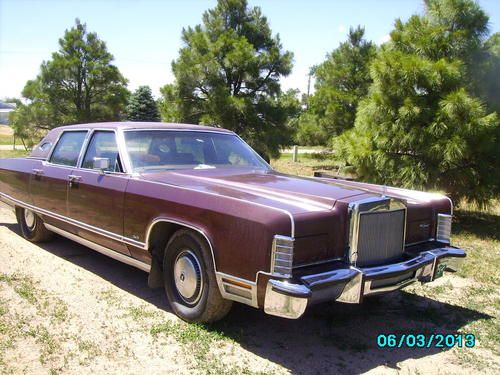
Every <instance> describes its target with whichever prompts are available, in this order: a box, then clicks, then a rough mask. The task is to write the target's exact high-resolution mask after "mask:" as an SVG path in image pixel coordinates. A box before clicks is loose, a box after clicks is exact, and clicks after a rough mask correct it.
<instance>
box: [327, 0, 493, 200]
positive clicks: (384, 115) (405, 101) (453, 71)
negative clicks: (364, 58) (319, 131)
mask: <svg viewBox="0 0 500 375" xmlns="http://www.w3.org/2000/svg"><path fill="white" fill-rule="evenodd" d="M426 4H427V7H428V8H427V9H428V11H427V13H426V14H425V15H424V16H413V17H411V18H410V19H409V20H408V22H406V23H403V22H401V21H397V22H396V25H395V30H394V31H393V32H392V33H391V40H392V42H391V43H388V44H387V45H385V46H383V48H382V50H381V51H380V53H379V54H378V56H377V58H376V59H375V60H374V62H373V64H372V67H371V77H372V79H373V84H372V85H371V87H370V91H369V95H368V96H367V98H366V99H364V100H363V101H362V102H361V103H360V106H359V108H358V112H357V118H356V124H355V128H354V129H352V130H351V131H349V132H348V133H345V134H344V135H342V136H341V137H339V138H338V140H337V142H336V149H337V154H338V155H339V157H340V158H341V159H343V160H344V161H345V162H347V163H348V164H350V165H351V166H353V167H354V168H355V170H356V172H357V174H358V176H359V177H360V178H362V179H367V180H371V181H375V182H378V183H385V184H392V185H397V186H404V187H410V188H420V189H429V188H437V189H441V190H446V191H447V192H448V193H449V194H450V195H451V196H452V197H453V198H454V199H455V200H458V199H460V198H464V197H466V198H469V199H471V200H474V201H476V202H478V203H480V204H484V203H485V202H487V201H488V199H490V198H491V197H493V196H495V194H498V190H499V181H500V175H499V170H500V168H499V163H498V160H500V155H499V151H500V150H499V148H498V145H497V142H498V136H499V120H498V117H497V114H496V113H490V114H488V113H487V111H486V109H485V107H484V105H483V104H482V102H481V101H480V100H479V99H478V98H477V97H474V96H473V95H471V94H470V87H469V85H468V84H469V82H470V76H469V69H468V65H467V64H468V60H467V59H468V57H469V56H470V55H469V54H468V51H469V50H470V49H471V48H472V47H471V46H476V45H477V43H479V42H480V38H481V37H482V36H483V35H484V28H485V25H486V22H485V20H484V17H483V15H484V13H482V12H481V11H480V10H478V8H477V7H476V6H475V3H474V4H472V2H471V1H469V0H440V1H438V0H436V1H434V0H433V1H427V2H426ZM471 4H472V5H474V6H472V5H471ZM454 6H456V7H457V9H458V10H460V11H461V10H464V11H468V10H470V12H469V13H467V14H462V13H460V12H459V11H452V10H453V9H454V8H453V7H454ZM449 14H451V15H453V17H450V16H447V15H449ZM456 14H460V17H459V21H460V22H459V21H457V19H456V17H455V16H454V15H456ZM464 20H466V21H464ZM486 21H487V20H486Z"/></svg>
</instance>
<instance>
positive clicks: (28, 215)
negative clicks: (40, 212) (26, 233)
mask: <svg viewBox="0 0 500 375" xmlns="http://www.w3.org/2000/svg"><path fill="white" fill-rule="evenodd" d="M24 221H25V222H26V226H27V227H28V228H29V229H33V228H34V227H35V214H34V213H33V211H31V210H28V209H25V210H24Z"/></svg>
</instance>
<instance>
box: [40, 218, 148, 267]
mask: <svg viewBox="0 0 500 375" xmlns="http://www.w3.org/2000/svg"><path fill="white" fill-rule="evenodd" d="M44 225H45V227H46V228H47V229H48V230H50V231H52V232H54V233H57V234H59V235H61V236H63V237H66V238H68V239H70V240H71V241H75V242H78V243H79V244H81V245H83V246H86V247H88V248H90V249H92V250H95V251H97V252H99V253H101V254H104V255H106V256H108V257H110V258H113V259H115V260H118V261H120V262H122V263H125V264H128V265H129V266H133V267H136V268H139V269H140V270H142V271H145V272H148V273H149V271H150V269H151V266H150V265H149V264H147V263H144V262H141V261H139V260H137V259H134V258H132V257H129V256H126V255H123V254H120V253H119V252H116V251H114V250H111V249H108V248H107V247H104V246H101V245H98V244H96V243H94V242H92V241H89V240H86V239H85V238H82V237H79V236H77V235H75V234H73V233H70V232H67V231H65V230H62V229H60V228H57V227H55V226H53V225H50V224H47V223H44Z"/></svg>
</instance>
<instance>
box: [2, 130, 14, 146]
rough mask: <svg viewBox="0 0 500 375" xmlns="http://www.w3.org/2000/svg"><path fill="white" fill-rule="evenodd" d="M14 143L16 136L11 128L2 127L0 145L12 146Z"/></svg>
mask: <svg viewBox="0 0 500 375" xmlns="http://www.w3.org/2000/svg"><path fill="white" fill-rule="evenodd" d="M13 143H14V136H13V132H12V129H11V127H10V126H8V125H0V145H11V144H13Z"/></svg>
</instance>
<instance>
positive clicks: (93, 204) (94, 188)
mask: <svg viewBox="0 0 500 375" xmlns="http://www.w3.org/2000/svg"><path fill="white" fill-rule="evenodd" d="M96 158H99V159H107V160H108V161H109V166H108V168H106V169H103V170H100V169H94V161H95V160H96ZM128 179H129V176H128V175H127V174H126V173H124V170H123V167H122V162H121V159H120V155H119V152H118V147H117V142H116V134H115V132H114V131H109V130H95V131H93V132H92V134H91V135H90V140H89V142H88V146H87V148H86V150H85V152H84V155H83V158H82V161H81V166H80V167H79V168H77V169H75V170H74V171H73V172H72V180H71V182H70V184H69V185H68V215H69V217H70V218H71V219H73V220H76V221H78V222H80V223H82V224H84V225H83V228H82V230H80V231H79V233H78V235H79V236H81V237H83V238H86V239H88V240H90V241H92V242H95V243H98V244H100V245H102V246H105V247H107V248H110V249H113V250H115V251H119V252H121V253H124V254H127V255H130V252H129V251H128V249H127V247H126V246H125V245H124V244H123V243H122V241H121V239H122V236H123V204H124V198H125V190H126V188H127V182H128ZM87 228H88V229H89V230H86V229H87Z"/></svg>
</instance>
